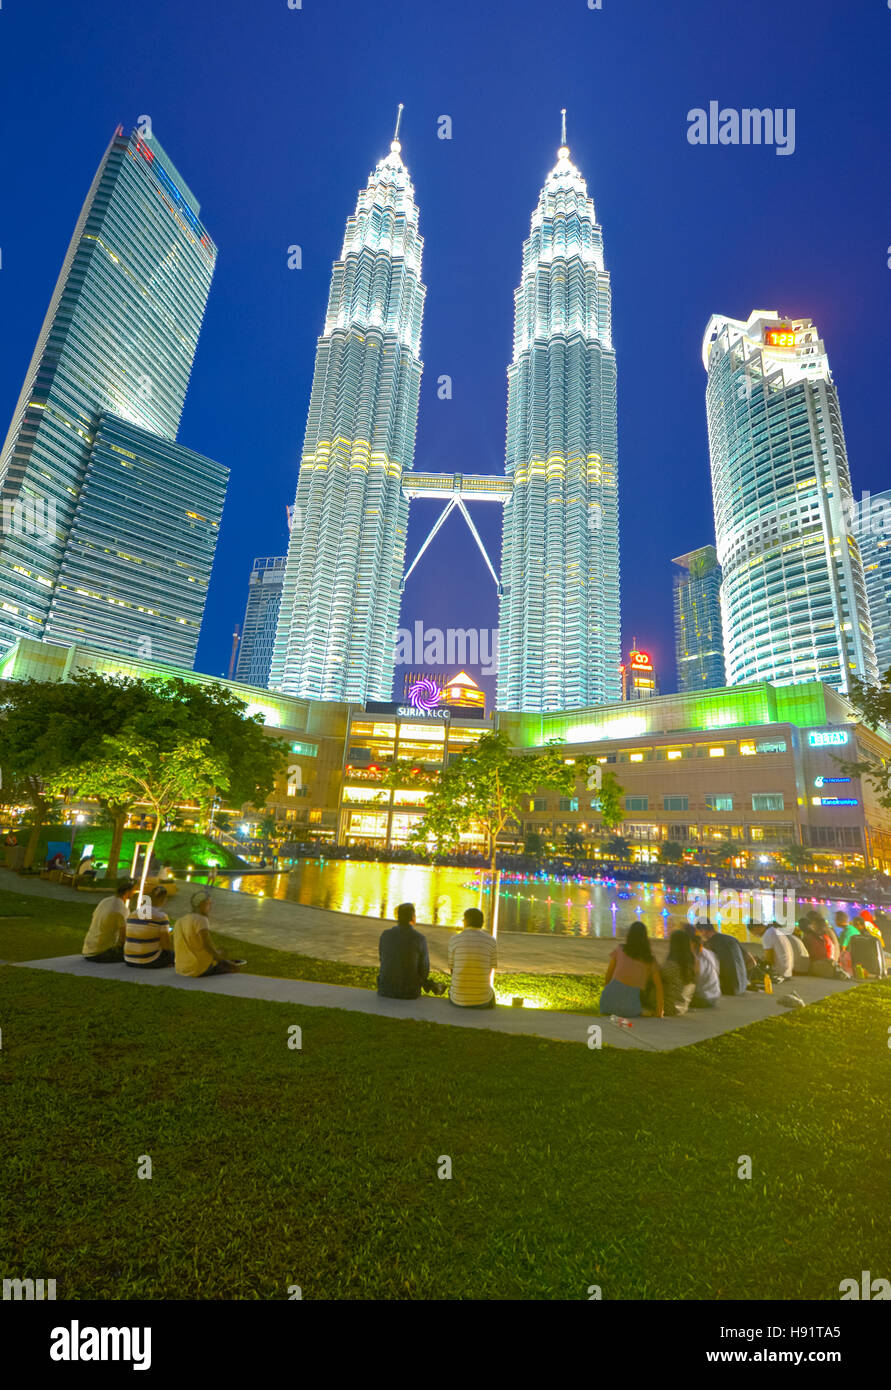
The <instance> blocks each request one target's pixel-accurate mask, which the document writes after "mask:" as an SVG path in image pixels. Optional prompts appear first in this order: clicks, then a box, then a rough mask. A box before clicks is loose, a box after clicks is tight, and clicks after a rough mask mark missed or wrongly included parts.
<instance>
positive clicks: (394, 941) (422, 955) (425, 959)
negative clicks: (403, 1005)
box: [377, 903, 446, 999]
mask: <svg viewBox="0 0 891 1390" xmlns="http://www.w3.org/2000/svg"><path fill="white" fill-rule="evenodd" d="M378 954H379V956H380V962H381V968H380V973H379V974H378V977H377V992H378V994H380V995H383V997H384V998H385V999H420V997H421V990H422V989H425V990H427V991H428V992H429V993H430V994H444V993H445V989H446V987H445V985H441V984H437V983H436V981H435V980H431V979H430V956H429V953H428V951H427V938H426V937H425V936H422V935H421V933H420V932H419V931H416V930H415V905H414V903H400V904H399V906H398V907H397V909H396V925H395V927H388V928H387V930H386V931H382V932H381V938H380V941H379V943H378Z"/></svg>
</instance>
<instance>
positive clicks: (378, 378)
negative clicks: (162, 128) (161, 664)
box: [270, 126, 426, 701]
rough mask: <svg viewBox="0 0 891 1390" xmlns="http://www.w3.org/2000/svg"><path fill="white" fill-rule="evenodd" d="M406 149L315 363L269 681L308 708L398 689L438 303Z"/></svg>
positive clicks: (354, 247) (342, 266) (343, 278)
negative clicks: (407, 487)
mask: <svg viewBox="0 0 891 1390" xmlns="http://www.w3.org/2000/svg"><path fill="white" fill-rule="evenodd" d="M397 137H398V126H397ZM401 149H402V146H401V144H400V142H399V139H398V138H395V139H394V140H393V142H392V144H391V146H390V152H389V154H388V155H387V156H386V158H385V159H382V160H380V161H379V163H378V164H377V166H376V167H375V169H374V171H373V172H372V174H371V175H370V177H369V180H368V185H367V187H366V188H364V189H363V190H362V191H361V192H360V194H359V199H358V203H357V206H356V211H355V213H354V214H353V216H352V217H350V218H349V220H348V222H347V227H346V235H345V237H344V243H343V250H342V252H341V257H340V259H339V260H338V261H336V262H335V265H334V269H333V272H332V276H331V291H330V297H329V301H328V312H327V316H326V319H325V326H324V332H323V334H322V337H321V338H320V339H319V343H318V348H317V353H316V365H315V375H314V377H313V385H312V394H311V396H310V404H309V418H308V421H307V428H306V438H305V442H304V446H303V454H302V457H301V463H300V477H299V481H298V484H297V494H296V499H295V505H294V513H293V524H292V527H291V538H290V544H289V548H288V560H287V566H286V570H285V577H284V584H283V588H282V600H281V609H280V614H279V623H278V631H277V634H276V640H275V647H274V652H273V658H272V667H271V672H270V685H271V686H272V687H273V688H274V689H276V690H281V691H282V692H284V693H286V694H292V695H300V696H303V697H305V698H313V699H326V700H355V701H364V700H365V699H369V698H370V699H379V700H380V699H388V698H389V696H390V693H391V689H392V683H393V659H394V644H395V636H396V629H397V627H398V618H399V605H400V593H401V585H402V573H403V567H404V560H405V537H406V527H407V523H408V505H409V504H408V498H407V497H406V496H405V494H404V492H403V476H404V475H405V474H406V473H407V472H408V471H409V470H410V469H411V468H412V466H413V463H414V448H415V432H416V428H417V416H418V396H419V391H420V384H421V359H420V346H421V322H422V317H423V310H424V297H425V293H426V291H425V287H424V285H423V283H422V281H421V257H422V252H423V241H422V238H421V236H420V232H419V227H418V208H417V205H416V203H415V199H414V189H413V187H412V183H411V179H410V178H409V174H408V170H407V169H406V166H405V164H404V163H403V160H402V154H401Z"/></svg>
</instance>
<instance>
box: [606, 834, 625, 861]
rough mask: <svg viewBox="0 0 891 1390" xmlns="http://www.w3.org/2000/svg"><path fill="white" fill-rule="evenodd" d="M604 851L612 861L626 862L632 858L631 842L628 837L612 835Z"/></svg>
mask: <svg viewBox="0 0 891 1390" xmlns="http://www.w3.org/2000/svg"><path fill="white" fill-rule="evenodd" d="M603 850H604V853H605V854H606V855H607V857H608V858H610V859H620V860H626V859H629V858H630V857H631V841H630V840H629V839H628V837H627V836H626V835H611V836H610V838H609V839H608V840H607V841H606V843H605V844H604V846H603Z"/></svg>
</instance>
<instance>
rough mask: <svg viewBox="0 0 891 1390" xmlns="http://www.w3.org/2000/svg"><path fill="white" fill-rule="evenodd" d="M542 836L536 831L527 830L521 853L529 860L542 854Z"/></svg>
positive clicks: (543, 843) (543, 845)
mask: <svg viewBox="0 0 891 1390" xmlns="http://www.w3.org/2000/svg"><path fill="white" fill-rule="evenodd" d="M544 847H545V842H544V836H543V835H541V834H540V833H539V832H538V831H537V830H527V831H526V838H525V840H524V841H523V852H524V853H525V854H528V855H529V856H530V858H533V859H536V858H538V856H539V855H540V854H544Z"/></svg>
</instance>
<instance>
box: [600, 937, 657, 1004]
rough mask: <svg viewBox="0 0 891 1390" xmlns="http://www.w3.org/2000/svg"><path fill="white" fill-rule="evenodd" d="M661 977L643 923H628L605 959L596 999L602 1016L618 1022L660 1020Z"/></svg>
mask: <svg viewBox="0 0 891 1390" xmlns="http://www.w3.org/2000/svg"><path fill="white" fill-rule="evenodd" d="M662 1010H663V999H662V977H661V975H660V974H659V967H658V966H657V964H656V960H655V957H654V955H653V948H652V946H651V945H650V938H649V937H648V936H647V929H646V927H645V926H644V924H643V922H632V923H631V926H630V927H629V928H628V933H627V935H626V937H625V940H624V941H623V942H622V943H621V945H619V946H617V947H616V949H615V950H614V951H613V953H612V955H611V956H610V958H609V965H608V966H607V969H606V984H605V985H604V986H603V993H602V994H601V996H600V1012H601V1013H602V1014H618V1015H619V1017H620V1018H654V1017H655V1018H661V1017H662Z"/></svg>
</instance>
